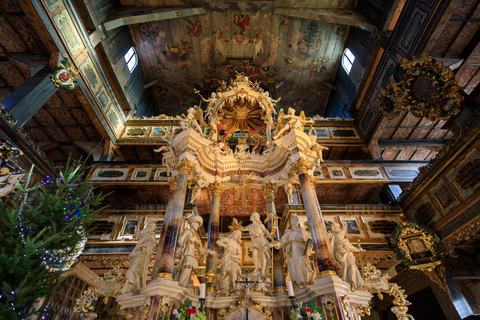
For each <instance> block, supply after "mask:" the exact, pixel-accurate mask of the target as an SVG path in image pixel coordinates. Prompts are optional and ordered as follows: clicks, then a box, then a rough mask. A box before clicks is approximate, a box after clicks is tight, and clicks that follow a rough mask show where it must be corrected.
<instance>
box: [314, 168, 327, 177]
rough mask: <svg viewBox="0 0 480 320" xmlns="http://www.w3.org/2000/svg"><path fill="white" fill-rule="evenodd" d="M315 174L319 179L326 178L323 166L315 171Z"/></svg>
mask: <svg viewBox="0 0 480 320" xmlns="http://www.w3.org/2000/svg"><path fill="white" fill-rule="evenodd" d="M313 176H314V177H315V178H317V179H325V175H324V174H323V170H322V168H318V169H316V170H315V171H313Z"/></svg>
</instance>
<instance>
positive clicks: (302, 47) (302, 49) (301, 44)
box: [297, 39, 307, 53]
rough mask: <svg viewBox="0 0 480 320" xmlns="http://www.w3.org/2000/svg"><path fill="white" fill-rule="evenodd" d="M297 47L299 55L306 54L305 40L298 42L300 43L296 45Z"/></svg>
mask: <svg viewBox="0 0 480 320" xmlns="http://www.w3.org/2000/svg"><path fill="white" fill-rule="evenodd" d="M297 46H298V51H299V52H300V53H307V51H306V49H307V47H306V45H305V40H304V39H302V40H300V41H299V42H298V43H297Z"/></svg>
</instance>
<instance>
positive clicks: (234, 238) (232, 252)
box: [217, 230, 242, 294]
mask: <svg viewBox="0 0 480 320" xmlns="http://www.w3.org/2000/svg"><path fill="white" fill-rule="evenodd" d="M241 238H242V231H241V230H234V231H232V232H230V234H229V235H228V237H226V238H223V239H220V240H217V246H219V247H221V248H223V255H222V257H221V258H220V261H219V264H218V265H219V267H220V270H221V277H220V287H221V293H222V294H225V293H228V292H232V291H235V289H236V281H237V279H238V278H239V277H240V276H241V275H242V269H241V268H240V262H241V261H242V246H241V245H240V239H241Z"/></svg>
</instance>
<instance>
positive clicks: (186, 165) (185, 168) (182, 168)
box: [177, 158, 195, 176]
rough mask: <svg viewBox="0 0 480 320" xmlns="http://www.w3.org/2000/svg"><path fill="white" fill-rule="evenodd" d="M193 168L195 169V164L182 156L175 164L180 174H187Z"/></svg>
mask: <svg viewBox="0 0 480 320" xmlns="http://www.w3.org/2000/svg"><path fill="white" fill-rule="evenodd" d="M193 169H195V164H194V163H193V162H192V161H190V160H188V159H187V158H183V159H182V161H180V162H179V163H178V164H177V170H178V172H179V173H180V174H186V175H187V176H189V175H190V174H191V173H192V171H193Z"/></svg>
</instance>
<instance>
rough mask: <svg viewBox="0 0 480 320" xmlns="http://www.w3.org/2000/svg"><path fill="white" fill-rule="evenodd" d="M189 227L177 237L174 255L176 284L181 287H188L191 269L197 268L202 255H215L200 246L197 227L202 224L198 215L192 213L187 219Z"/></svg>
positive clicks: (194, 270)
mask: <svg viewBox="0 0 480 320" xmlns="http://www.w3.org/2000/svg"><path fill="white" fill-rule="evenodd" d="M188 224H189V225H190V229H185V230H183V232H182V233H181V234H180V236H179V237H178V243H177V248H178V249H180V250H179V251H177V254H176V255H175V258H176V260H177V261H178V262H179V266H178V274H179V276H178V284H179V285H180V286H182V287H188V285H189V284H190V277H191V275H192V271H193V272H196V271H197V269H198V262H199V261H200V260H201V259H202V255H207V254H210V255H213V256H215V255H217V253H216V252H215V251H213V250H209V249H207V248H204V247H203V246H202V241H201V239H200V235H199V234H198V228H200V227H201V226H202V224H203V219H202V217H200V216H199V215H193V216H191V217H190V218H189V219H188Z"/></svg>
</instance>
